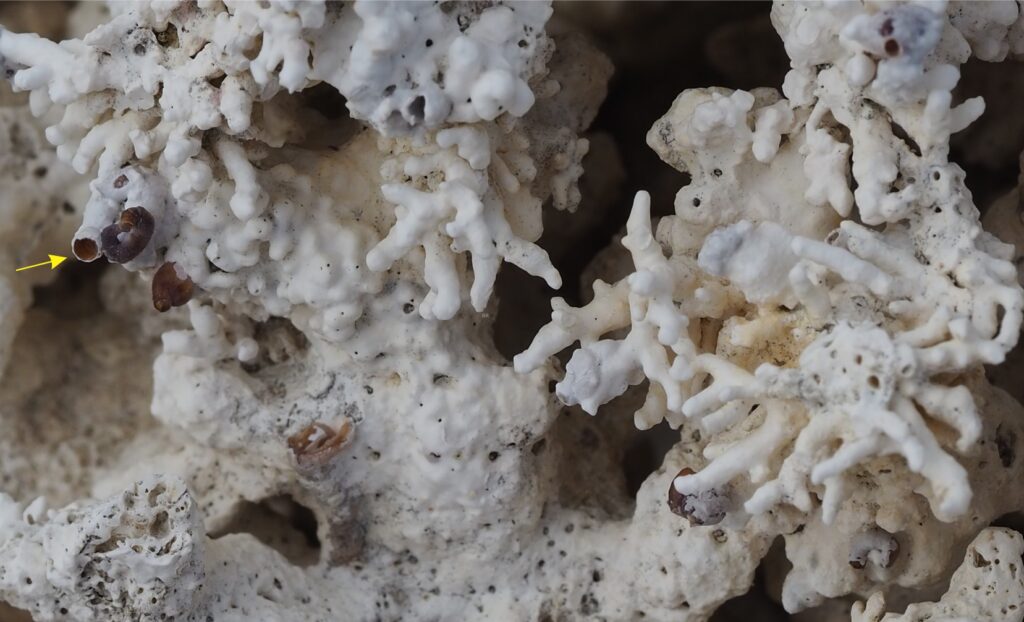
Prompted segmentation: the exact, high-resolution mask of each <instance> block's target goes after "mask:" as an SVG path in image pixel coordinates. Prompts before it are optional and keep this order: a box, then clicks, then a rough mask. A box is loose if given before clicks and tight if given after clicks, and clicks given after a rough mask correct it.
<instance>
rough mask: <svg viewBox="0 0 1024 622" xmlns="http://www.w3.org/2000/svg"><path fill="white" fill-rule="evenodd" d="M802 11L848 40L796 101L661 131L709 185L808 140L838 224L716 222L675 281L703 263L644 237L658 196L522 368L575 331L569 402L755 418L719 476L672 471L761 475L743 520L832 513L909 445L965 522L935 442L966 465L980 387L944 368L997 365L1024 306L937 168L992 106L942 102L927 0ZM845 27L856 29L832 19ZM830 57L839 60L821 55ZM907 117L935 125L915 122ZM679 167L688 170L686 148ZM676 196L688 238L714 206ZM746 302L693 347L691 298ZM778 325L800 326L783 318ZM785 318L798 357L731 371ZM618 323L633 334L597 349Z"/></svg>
mask: <svg viewBox="0 0 1024 622" xmlns="http://www.w3.org/2000/svg"><path fill="white" fill-rule="evenodd" d="M791 11H792V9H790V8H788V7H786V8H779V7H777V16H776V18H777V20H778V22H779V23H778V24H777V27H778V28H780V31H784V30H785V29H786V28H789V27H793V28H796V27H797V26H796V25H795V22H799V21H800V20H805V23H806V24H810V23H811V21H812V20H813V19H817V20H819V21H818V22H815V24H816V26H815V27H818V28H821V27H822V25H823V24H829V26H828V27H834V28H836V31H839V30H842V37H841V41H842V46H841V47H832V48H807V49H806V50H803V49H797V48H793V49H790V50H789V51H790V54H791V56H793V57H794V69H793V71H791V72H790V74H789V76H787V79H786V85H785V87H784V89H785V91H786V93H787V94H788V95H789V96H790V98H791V99H790V101H789V102H787V101H786V100H780V101H777V102H775V103H767V104H762V107H760V108H758V107H756V106H755V98H754V97H752V96H750V95H749V94H745V93H742V92H735V93H732V94H731V95H728V96H727V95H726V94H724V93H722V92H721V91H716V92H712V93H711V94H710V98H708V99H706V100H705V101H704V103H701V104H699V105H696V106H693V107H691V108H689V109H688V110H689V111H690V117H689V118H688V119H686V120H685V124H684V123H683V122H682V121H681V120H680V119H679V118H678V117H674V121H673V125H671V126H669V125H666V126H665V130H663V131H672V132H677V133H678V135H681V136H683V137H685V138H684V139H683V140H679V141H677V143H675V144H678V145H679V147H677V149H681V150H685V149H694V150H699V149H703V150H707V151H705V153H704V155H702V156H700V157H701V158H703V159H704V160H702V162H703V161H706V160H707V159H711V160H712V161H714V162H715V163H716V164H717V166H718V167H719V168H716V169H715V176H716V177H718V176H721V175H722V173H723V170H722V169H726V168H727V167H728V168H727V170H729V171H732V170H734V169H737V168H738V167H740V166H741V165H744V164H743V163H744V162H749V161H750V160H751V159H754V160H756V161H757V162H760V163H761V164H763V165H766V166H768V167H771V166H773V159H774V158H776V157H777V154H778V153H779V144H780V143H779V140H778V139H777V138H774V137H775V136H778V135H779V134H782V135H786V134H792V135H794V137H795V135H796V134H797V133H799V132H801V131H803V132H805V137H804V138H805V139H804V141H803V147H802V148H801V151H800V153H801V155H802V156H803V158H804V164H803V168H804V171H805V173H806V176H807V181H806V182H805V183H806V186H805V192H804V197H805V199H806V200H807V201H809V202H810V204H811V205H825V204H827V205H829V206H831V208H833V209H834V210H835V211H836V213H837V214H838V215H839V216H841V217H844V218H846V220H844V221H842V222H841V223H840V224H839V226H838V228H836V229H834V230H833V231H832V232H831V233H830V234H828V236H827V237H826V238H825V239H813V238H809V237H806V236H802V235H795V234H793V233H790V232H789V231H788V230H787V229H786V227H785V226H782V225H780V224H777V223H774V222H771V221H764V222H751V221H748V220H738V221H735V222H733V223H732V224H729V223H728V222H726V223H724V226H721V227H719V228H718V229H716V230H713V231H711V232H710V234H709V235H706V237H705V238H704V239H703V241H702V242H701V246H700V251H699V253H698V257H697V264H698V266H699V268H700V270H702V271H703V272H702V273H698V274H700V276H698V277H697V278H698V280H699V281H700V282H701V286H696V287H695V286H694V285H693V282H692V281H693V275H692V274H691V273H685V272H684V273H681V272H680V271H679V269H678V266H681V265H684V264H685V262H686V261H688V260H690V261H692V259H688V257H689V256H688V252H689V251H687V249H686V248H685V247H684V248H680V249H673V251H674V253H673V256H672V257H671V258H669V259H666V258H665V257H664V256H663V255H662V251H661V247H660V246H659V245H657V244H656V243H655V242H654V241H653V238H652V236H651V228H650V224H649V217H648V213H649V207H648V205H647V203H648V199H647V198H646V196H645V195H643V194H641V195H638V197H637V200H636V201H635V203H634V209H633V213H632V215H631V217H630V219H629V222H628V223H627V235H626V236H625V237H624V238H623V245H624V246H626V248H628V249H629V250H630V253H631V254H632V257H633V263H634V266H635V272H634V273H633V274H632V275H630V276H629V277H628V278H627V279H624V280H623V281H622V282H620V283H618V284H616V285H615V286H609V285H607V284H604V283H601V282H598V283H596V284H595V288H594V290H595V298H594V301H593V302H591V303H590V304H588V305H587V306H585V307H582V308H580V309H572V308H569V307H568V306H567V305H566V304H565V303H564V301H562V300H561V299H556V300H555V301H554V302H553V304H552V307H553V309H554V312H553V313H552V322H551V323H550V324H548V325H547V326H545V327H544V328H542V329H541V331H540V332H539V333H538V335H537V337H536V339H535V340H534V342H533V344H531V346H530V348H529V349H528V350H526V351H525V352H524V353H522V354H520V355H519V356H517V357H516V360H515V364H516V368H517V370H520V371H527V370H530V369H533V368H535V367H537V366H539V365H540V364H541V363H542V362H543V361H544V359H545V358H546V357H547V356H550V355H552V354H554V353H556V352H558V351H559V350H561V349H563V348H565V347H567V346H569V345H571V344H572V342H574V341H577V340H578V341H580V343H581V347H580V348H579V349H578V350H576V351H575V352H574V353H573V355H572V357H571V358H570V360H569V362H568V364H567V366H566V373H565V378H564V379H563V380H562V381H561V382H560V383H559V384H558V388H557V392H558V395H559V397H560V398H561V399H562V400H563V401H564V402H565V403H567V404H577V403H578V404H581V405H582V406H583V408H584V409H585V410H586V411H587V412H590V413H591V414H593V413H595V412H596V411H597V408H598V407H599V406H600V405H601V404H604V403H607V402H608V401H610V400H611V399H613V398H614V397H616V396H619V395H621V394H622V393H623V392H624V391H625V390H626V388H627V387H628V386H630V385H635V384H638V383H640V382H641V381H643V380H644V379H647V380H649V381H650V389H649V392H648V401H647V403H646V404H645V405H644V407H643V408H642V409H641V410H640V411H639V412H638V413H637V415H636V423H637V426H638V427H641V428H643V427H649V426H650V425H653V424H654V423H657V422H658V421H660V420H661V419H662V418H664V419H667V420H668V421H669V422H670V423H671V424H673V425H676V426H677V425H679V424H680V422H681V421H682V417H681V416H685V417H686V418H690V419H693V420H695V421H698V422H699V423H700V425H701V428H702V430H703V431H704V432H705V433H706V434H711V435H720V434H721V433H723V432H725V431H726V430H729V429H731V428H734V427H736V426H738V425H739V424H740V423H741V422H746V423H745V425H746V428H745V429H747V432H746V433H745V435H741V436H740V437H738V438H737V436H736V434H730V435H726V436H725V438H729V439H730V440H727V441H721V440H717V439H712V441H711V443H710V444H709V445H708V446H707V448H706V449H705V456H706V457H707V458H708V459H709V460H710V462H709V464H708V466H706V467H705V468H704V469H703V470H702V471H700V472H697V473H693V474H689V475H683V476H680V477H678V478H677V479H676V480H675V483H674V486H675V488H676V490H677V491H678V492H679V493H682V494H700V493H701V492H703V491H707V490H710V489H713V488H715V487H718V486H722V485H724V484H726V483H728V482H730V481H731V480H733V479H735V478H739V477H747V478H749V479H750V481H751V482H752V483H753V484H755V485H756V487H755V488H756V489H755V490H754V492H753V493H752V494H751V496H750V497H749V498H748V499H747V500H746V502H745V504H744V508H745V510H746V511H747V512H748V513H750V514H761V513H764V512H767V511H769V510H771V509H772V508H773V507H775V506H777V505H780V504H785V505H792V506H795V507H796V508H797V509H798V510H800V511H803V512H811V511H813V510H814V509H815V507H816V500H815V499H816V497H817V495H818V493H819V492H820V493H821V496H822V497H823V500H822V518H823V520H824V521H825V522H826V523H828V522H830V521H832V520H833V519H834V517H835V515H836V512H837V511H838V509H839V506H840V504H841V503H842V502H843V500H844V499H845V493H844V486H845V484H846V479H847V478H848V477H850V473H851V472H852V471H854V470H855V469H856V468H858V465H861V464H862V463H865V462H867V461H870V460H871V459H873V458H874V457H877V456H886V455H890V454H897V455H900V456H902V457H903V459H904V460H905V461H906V465H907V468H908V469H909V470H910V471H912V472H914V473H918V474H920V476H921V477H922V478H923V480H924V484H923V485H922V486H920V487H919V491H920V492H921V494H923V495H924V496H925V497H927V498H928V500H929V501H930V503H931V507H932V511H933V512H934V513H935V515H936V517H938V518H939V519H941V520H945V521H949V520H953V519H954V518H956V517H958V516H959V515H961V514H963V513H964V512H965V511H967V509H968V506H969V503H970V500H971V489H970V485H969V483H968V481H967V473H966V471H965V470H964V468H963V467H962V466H961V465H960V464H959V463H958V462H957V460H956V459H955V458H954V457H953V455H952V454H951V453H950V451H951V450H952V448H949V445H950V443H949V441H947V440H946V439H947V437H949V436H951V435H949V434H946V433H937V432H936V431H935V430H936V429H937V428H948V429H949V430H952V431H953V432H955V434H956V442H955V451H956V452H960V453H964V452H968V451H969V450H970V449H971V447H972V445H973V444H974V443H975V441H977V440H978V438H979V435H980V433H981V422H980V420H979V418H978V416H977V413H976V412H975V406H974V402H973V399H972V396H971V393H970V392H969V391H968V390H967V389H966V388H965V387H963V386H957V384H956V382H955V380H953V381H952V383H951V382H950V381H949V380H947V379H946V378H947V377H948V376H949V374H956V373H960V372H965V371H968V370H970V369H971V368H973V367H976V366H978V365H981V364H998V363H1000V362H1002V361H1003V359H1004V357H1005V355H1006V353H1007V352H1008V351H1009V350H1010V349H1011V348H1012V347H1013V346H1014V345H1015V344H1016V342H1017V336H1018V334H1019V332H1020V329H1021V315H1022V311H1021V310H1022V306H1024V295H1022V292H1021V288H1020V287H1019V286H1018V284H1017V280H1016V268H1015V267H1014V265H1013V264H1012V263H1011V261H1010V259H1012V248H1010V247H1009V246H1007V245H1004V244H1002V243H1000V242H998V241H996V240H995V239H994V238H992V236H990V235H989V234H988V233H985V232H984V231H982V229H981V227H980V224H979V217H978V212H977V210H976V209H975V207H974V206H973V204H972V203H971V199H970V195H969V193H968V192H967V190H966V189H965V187H964V185H963V172H962V171H961V170H960V169H959V168H958V167H956V166H955V165H951V164H948V163H947V162H946V155H947V151H948V139H949V134H950V133H951V132H955V131H958V130H960V129H962V128H963V127H965V126H966V125H967V124H968V123H970V121H972V120H973V119H975V118H977V116H978V115H979V114H980V112H981V110H982V109H983V104H981V102H980V100H969V101H968V102H965V103H964V104H961V105H960V106H958V107H951V106H950V101H951V100H950V97H949V91H950V90H951V89H952V88H953V86H955V84H956V81H957V77H958V71H957V69H956V66H955V64H949V63H935V62H934V61H933V60H932V58H933V57H932V56H930V53H931V52H932V50H933V48H935V47H936V46H938V44H939V41H940V36H939V32H940V30H941V28H942V20H943V18H942V16H941V14H940V13H938V12H937V11H938V7H937V6H931V5H929V6H927V7H924V6H916V5H896V6H894V7H893V8H891V9H889V10H885V11H879V12H876V13H863V14H856V13H857V12H858V11H861V9H859V8H853V7H852V5H850V6H847V7H845V8H843V9H841V10H838V11H836V12H834V13H828V12H827V11H825V10H824V9H820V8H814V9H813V10H811V12H810V13H809V14H805V13H804V12H802V11H798V12H796V13H792V12H791ZM851 12H852V14H849V15H848V14H847V13H851ZM786 20H793V23H788V22H787V21H786ZM839 20H846V21H848V24H846V26H844V27H840V26H839V24H840V23H841V22H840V21H839ZM823 31H827V27H826V28H824V29H823ZM879 33H881V34H879ZM805 34H806V33H805ZM823 49H824V50H827V51H826V52H822V50H823ZM837 52H839V53H840V54H841V55H845V56H846V62H845V64H844V62H841V61H840V60H835V59H831V58H826V57H822V54H835V53H837ZM805 55H806V58H807V60H806V61H805V60H804V58H805ZM826 60H829V61H830V62H829V63H827V64H824V63H825V61H826ZM962 61H963V58H958V59H956V60H955V62H962ZM805 62H806V63H807V64H806V65H805V64H804V63H805ZM876 64H877V67H876ZM815 84H817V85H818V86H817V88H815ZM685 96H686V95H685V94H684V96H682V97H681V98H680V99H682V98H683V97H685ZM914 115H920V116H921V118H923V119H924V122H923V123H922V122H917V123H915V122H914ZM897 124H899V125H901V126H903V127H905V128H907V129H905V130H902V131H904V132H907V133H909V135H910V137H909V138H903V137H901V135H900V133H899V132H900V130H899V129H898V127H897ZM844 132H845V133H846V135H847V136H848V138H843V133H844ZM730 138H731V141H732V142H730ZM665 142H666V144H669V145H671V144H673V143H672V141H670V140H666V141H665ZM790 145H792V139H791V143H790ZM787 148H788V149H792V148H793V147H791V146H787V147H783V149H787ZM670 155H671V156H672V157H673V158H679V159H681V160H683V161H690V160H687V159H686V158H688V157H689V156H686V155H685V152H684V154H683V155H680V154H678V153H671V154H670ZM851 160H852V167H851V166H850V161H851ZM849 171H852V176H853V178H854V179H855V180H856V181H857V190H856V192H854V193H850V191H849V187H848V183H847V176H848V175H849V174H850V173H849ZM699 172H701V173H704V174H707V172H708V171H699ZM731 174H732V175H735V173H731ZM724 179H727V180H729V179H731V177H729V175H728V174H727V175H726V176H725V177H724ZM704 183H710V182H705V181H704V180H703V179H700V178H695V179H694V186H696V187H698V188H699V187H700V186H701V185H702V184H704ZM726 183H728V181H727V182H726ZM678 205H679V204H678V203H677V215H676V216H671V217H669V219H667V220H666V222H670V221H671V219H678V220H681V221H682V222H681V223H674V224H673V227H676V228H685V227H687V219H693V222H694V224H696V225H697V226H704V223H705V222H706V221H707V217H706V215H702V214H700V213H698V212H697V210H696V209H694V211H693V212H689V211H682V210H681V209H680V208H679V207H678ZM693 205H694V207H695V208H697V207H699V206H700V200H699V199H695V200H694V202H693ZM854 206H856V210H857V211H856V217H857V219H854V216H853V208H854ZM754 214H755V215H757V214H756V212H754ZM858 220H859V221H860V222H858ZM861 223H864V224H861ZM867 225H874V226H875V227H874V228H871V227H869V226H867ZM665 229H666V230H671V228H669V227H666V228H665ZM684 275H685V278H684ZM718 279H724V281H725V283H727V289H726V290H720V291H717V292H716V294H715V295H712V294H711V292H712V291H713V290H712V289H711V288H710V287H708V286H707V285H708V284H715V285H717V284H718V282H719V281H718ZM723 291H724V292H732V293H731V294H730V293H723ZM736 295H739V297H740V299H741V300H742V301H745V304H741V305H740V306H739V307H737V308H733V309H732V310H731V313H733V314H734V315H737V316H739V317H733V318H732V319H728V318H727V322H726V325H727V326H729V327H731V329H730V330H731V331H732V332H727V331H723V332H722V333H721V334H720V335H719V337H718V350H719V351H718V352H717V353H716V352H714V351H703V352H700V353H698V348H697V347H696V346H695V341H694V340H693V339H691V338H690V337H689V336H688V335H687V332H686V328H687V327H688V326H689V327H691V330H692V327H697V326H699V325H700V322H701V321H702V318H717V317H721V315H720V314H715V313H708V312H705V313H701V312H699V310H698V309H697V308H696V307H698V306H700V305H701V304H702V303H704V304H705V305H707V304H708V303H713V304H710V305H709V306H710V307H714V308H717V309H722V308H723V305H725V304H726V303H725V300H727V299H732V298H734V297H735V296H736ZM780 316H784V317H789V318H790V319H789V320H787V321H786V322H783V323H781V324H779V323H777V322H775V319H774V318H778V317H780ZM773 322H775V324H774V325H779V326H790V327H791V326H794V325H796V326H799V327H800V331H802V333H803V334H804V335H805V337H804V339H805V342H806V345H805V347H804V348H803V351H802V353H799V356H798V357H797V358H796V360H793V361H791V362H779V363H769V362H765V361H759V360H756V358H754V359H750V358H749V357H748V358H746V359H744V360H739V359H736V360H733V359H735V357H736V353H735V351H732V353H731V354H730V353H728V352H730V350H729V348H730V347H731V346H730V341H731V340H735V339H740V341H743V339H744V338H743V337H742V334H743V333H744V332H745V333H746V334H747V335H757V334H770V333H771V332H772V329H771V328H760V329H759V328H756V327H757V326H759V325H760V326H762V327H770V326H772V325H773ZM627 328H628V333H627V334H626V335H625V336H624V337H622V338H619V339H611V338H605V337H604V336H605V335H606V334H607V333H610V332H612V331H616V330H621V329H627ZM741 328H742V329H743V330H739V329H741ZM765 331H767V333H765ZM773 338H775V339H779V340H787V339H790V340H791V339H793V337H787V336H786V335H785V334H777V336H776V337H773ZM747 341H748V342H749V338H747ZM699 342H700V341H699V340H698V343H699ZM735 345H742V346H743V347H749V346H750V345H752V344H751V343H745V344H739V343H738V342H737V344H735ZM723 347H725V349H724V350H723ZM741 358H742V357H741ZM658 405H660V406H661V408H658V407H657V406H658ZM752 423H753V425H751V424H752Z"/></svg>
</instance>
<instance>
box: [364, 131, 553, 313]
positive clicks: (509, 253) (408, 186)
mask: <svg viewBox="0 0 1024 622" xmlns="http://www.w3.org/2000/svg"><path fill="white" fill-rule="evenodd" d="M493 140H494V141H496V142H498V144H495V145H492V138H491V136H490V135H489V134H488V132H487V130H486V129H484V128H480V127H473V126H461V127H456V128H450V129H445V130H441V131H440V132H438V133H437V137H436V146H430V147H428V149H427V150H424V151H425V152H423V153H417V152H418V151H420V150H414V153H412V154H409V155H405V156H399V157H398V158H395V159H394V160H390V161H388V162H385V163H384V176H385V179H390V178H395V179H405V180H408V181H406V182H405V183H395V182H392V183H386V184H384V185H383V186H382V187H381V193H382V194H383V195H384V198H386V199H387V200H388V201H390V202H392V203H395V204H396V205H397V206H398V207H397V208H396V223H395V225H394V226H393V227H392V228H391V230H390V231H389V232H388V234H387V236H385V237H384V239H383V240H381V241H380V242H379V243H378V244H377V245H376V246H374V247H373V248H372V249H370V251H369V253H367V255H366V263H367V265H368V266H369V267H370V269H371V270H387V269H388V268H390V267H391V266H392V265H393V264H394V263H395V261H397V260H398V259H399V258H401V257H403V256H404V255H406V254H407V253H408V252H409V251H410V250H411V249H412V248H413V247H422V249H423V278H424V280H425V281H426V283H427V285H428V286H429V287H430V293H429V294H427V296H426V297H425V298H424V300H423V302H422V303H421V306H420V313H421V315H423V317H425V318H437V319H442V320H448V319H451V318H452V317H453V316H454V315H455V313H456V312H457V311H458V310H459V305H460V304H461V298H462V297H461V291H460V289H461V287H460V279H459V274H458V270H457V268H456V264H455V257H456V254H458V253H462V252H468V253H469V254H470V257H471V258H472V267H473V285H472V288H471V289H470V301H471V302H472V305H473V308H474V309H475V310H477V311H483V310H484V308H485V306H486V305H487V301H488V300H489V299H490V297H491V292H492V290H493V289H494V280H495V278H497V276H498V268H499V267H500V266H501V262H502V261H506V262H509V263H512V264H515V265H517V266H519V267H520V268H522V269H523V270H525V271H526V272H529V273H530V274H533V275H535V276H540V277H543V278H544V280H545V281H547V283H548V285H549V286H551V287H555V288H558V287H561V284H562V280H561V277H560V276H559V274H558V271H557V270H555V268H554V266H552V265H551V262H550V260H549V259H548V255H547V253H546V252H544V250H543V249H541V248H540V247H538V246H536V245H535V244H532V243H531V242H530V241H528V239H523V238H522V237H521V236H522V235H526V236H531V237H536V235H537V233H539V231H538V230H537V228H536V227H535V226H533V225H532V223H529V222H528V221H527V223H524V222H522V220H520V219H523V218H524V216H525V218H529V219H531V220H532V219H533V218H535V215H536V214H539V212H540V203H541V201H540V200H539V199H537V198H535V197H533V196H532V195H531V193H530V182H532V181H533V178H534V175H535V174H536V170H535V168H534V163H533V160H532V159H531V158H530V157H529V155H528V154H527V153H526V147H527V146H528V141H527V140H526V137H525V136H523V135H522V134H521V133H519V132H515V131H513V132H512V133H509V134H506V133H504V132H502V131H500V130H498V131H497V132H496V136H495V137H494V139H493ZM510 221H512V222H510ZM513 223H515V226H513ZM524 227H529V229H527V231H522V230H523V229H524ZM517 229H518V230H519V231H517Z"/></svg>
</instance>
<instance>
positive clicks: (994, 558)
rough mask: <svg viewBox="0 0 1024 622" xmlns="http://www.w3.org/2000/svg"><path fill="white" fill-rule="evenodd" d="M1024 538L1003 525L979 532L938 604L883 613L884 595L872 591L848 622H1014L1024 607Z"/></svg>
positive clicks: (859, 604)
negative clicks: (937, 621) (941, 621)
mask: <svg viewBox="0 0 1024 622" xmlns="http://www.w3.org/2000/svg"><path fill="white" fill-rule="evenodd" d="M1022 553H1024V539H1022V538H1021V536H1020V534H1019V533H1016V532H1014V531H1011V530H1009V529H1003V528H989V529H985V530H983V531H982V532H981V533H979V534H978V536H977V537H976V538H975V539H974V541H973V542H971V545H970V546H969V547H968V548H967V553H966V555H965V556H964V561H963V564H961V565H960V567H959V568H957V570H956V572H955V573H953V578H952V579H951V580H950V582H949V589H948V590H947V591H946V593H945V594H943V595H942V598H940V599H939V600H938V602H925V603H915V604H912V605H910V606H909V607H907V610H906V611H905V612H904V613H903V614H898V613H886V612H885V609H886V606H885V605H886V603H885V596H884V594H882V593H881V592H877V593H875V594H873V595H872V596H871V598H870V599H868V601H867V602H866V603H865V602H858V603H856V604H855V605H854V606H853V611H852V612H851V616H852V617H851V620H852V622H925V621H926V620H948V621H950V622H953V621H957V622H959V621H960V620H964V621H966V620H971V621H972V622H1016V621H1017V620H1020V618H1021V610H1022V609H1024V576H1022V575H1024V569H1022V568H1021V565H1020V558H1021V554H1022Z"/></svg>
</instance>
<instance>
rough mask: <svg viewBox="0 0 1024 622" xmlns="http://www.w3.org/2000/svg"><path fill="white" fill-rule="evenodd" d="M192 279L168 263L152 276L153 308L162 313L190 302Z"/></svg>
mask: <svg viewBox="0 0 1024 622" xmlns="http://www.w3.org/2000/svg"><path fill="white" fill-rule="evenodd" d="M192 290H193V285H192V279H190V278H189V276H188V274H186V273H185V271H184V269H182V268H181V266H179V265H178V264H176V263H174V262H173V261H168V262H166V263H164V265H162V266H160V268H159V269H158V270H157V271H156V274H154V275H153V307H154V308H155V309H156V310H157V311H159V312H160V313H163V312H164V311H168V310H170V308H171V307H180V306H181V305H183V304H185V303H186V302H188V301H189V300H192Z"/></svg>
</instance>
